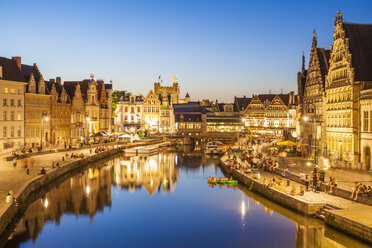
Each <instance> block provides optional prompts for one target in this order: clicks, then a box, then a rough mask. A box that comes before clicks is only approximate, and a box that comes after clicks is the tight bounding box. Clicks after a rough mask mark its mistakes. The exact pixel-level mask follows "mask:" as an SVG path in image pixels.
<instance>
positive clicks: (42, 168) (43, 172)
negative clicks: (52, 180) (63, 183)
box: [40, 167, 46, 175]
mask: <svg viewBox="0 0 372 248" xmlns="http://www.w3.org/2000/svg"><path fill="white" fill-rule="evenodd" d="M40 174H42V175H45V174H46V170H45V168H44V167H41V171H40Z"/></svg>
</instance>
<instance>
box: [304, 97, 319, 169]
mask: <svg viewBox="0 0 372 248" xmlns="http://www.w3.org/2000/svg"><path fill="white" fill-rule="evenodd" d="M310 105H312V106H313V111H310V110H311V109H309V106H310ZM307 109H308V113H311V112H313V113H314V116H313V118H314V171H315V168H316V164H317V157H316V155H317V154H316V106H315V104H314V103H308V104H307ZM304 120H305V121H308V120H309V117H308V116H304Z"/></svg>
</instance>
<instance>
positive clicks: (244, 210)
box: [241, 201, 246, 217]
mask: <svg viewBox="0 0 372 248" xmlns="http://www.w3.org/2000/svg"><path fill="white" fill-rule="evenodd" d="M241 210H242V217H244V216H245V213H246V209H245V203H244V201H242V205H241Z"/></svg>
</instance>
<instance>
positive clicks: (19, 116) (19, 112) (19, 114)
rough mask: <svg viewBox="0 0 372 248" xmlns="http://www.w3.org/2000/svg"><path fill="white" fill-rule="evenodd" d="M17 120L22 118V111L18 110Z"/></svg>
mask: <svg viewBox="0 0 372 248" xmlns="http://www.w3.org/2000/svg"><path fill="white" fill-rule="evenodd" d="M17 120H19V121H20V120H22V115H21V111H18V113H17Z"/></svg>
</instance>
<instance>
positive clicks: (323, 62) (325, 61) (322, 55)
mask: <svg viewBox="0 0 372 248" xmlns="http://www.w3.org/2000/svg"><path fill="white" fill-rule="evenodd" d="M317 53H318V59H319V65H320V72H321V73H322V80H323V87H324V86H325V85H324V84H325V77H326V75H327V74H328V67H329V58H330V54H331V50H326V49H324V48H317Z"/></svg>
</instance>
